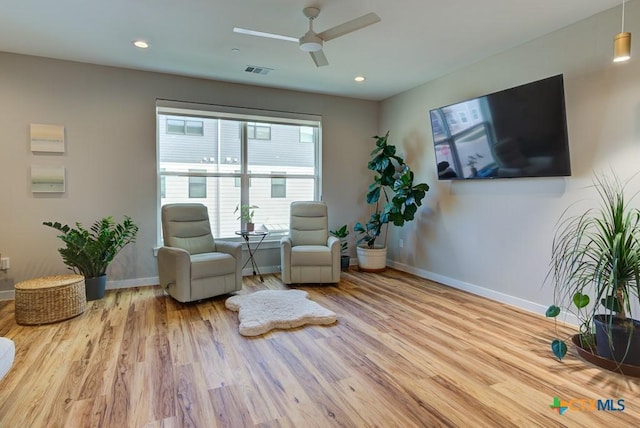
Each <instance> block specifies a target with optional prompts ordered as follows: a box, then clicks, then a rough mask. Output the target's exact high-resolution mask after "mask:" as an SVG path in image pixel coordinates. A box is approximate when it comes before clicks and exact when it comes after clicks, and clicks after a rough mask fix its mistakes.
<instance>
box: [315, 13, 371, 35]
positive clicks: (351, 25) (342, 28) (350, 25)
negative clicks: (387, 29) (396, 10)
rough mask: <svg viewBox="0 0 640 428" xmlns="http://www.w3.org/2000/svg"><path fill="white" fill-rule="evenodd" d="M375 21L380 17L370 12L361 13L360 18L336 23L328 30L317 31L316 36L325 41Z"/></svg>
mask: <svg viewBox="0 0 640 428" xmlns="http://www.w3.org/2000/svg"><path fill="white" fill-rule="evenodd" d="M376 22H380V17H379V16H378V15H376V14H375V13H373V12H371V13H367V14H366V15H362V16H361V17H360V18H356V19H352V20H351V21H347V22H345V23H344V24H340V25H336V26H335V27H333V28H329V29H328V30H325V31H323V32H322V33H319V34H318V36H319V37H320V38H321V39H322V40H324V41H325V42H327V41H329V40H331V39H335V38H336V37H340V36H344V35H345V34H348V33H351V32H353V31H356V30H359V29H361V28H364V27H367V26H369V25H372V24H375V23H376Z"/></svg>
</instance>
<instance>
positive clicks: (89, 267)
mask: <svg viewBox="0 0 640 428" xmlns="http://www.w3.org/2000/svg"><path fill="white" fill-rule="evenodd" d="M42 224H44V225H45V226H49V227H52V228H54V229H56V230H58V231H60V232H62V234H61V235H58V238H60V239H61V240H62V242H64V243H65V245H66V246H65V247H64V248H58V252H59V253H60V255H61V256H62V261H63V262H64V264H65V265H67V266H68V267H69V269H70V270H72V271H73V272H75V273H79V274H80V275H83V276H84V277H85V278H95V277H98V276H102V275H104V274H106V272H107V267H108V266H109V264H110V263H111V262H112V261H113V259H114V257H115V256H116V255H117V254H118V253H119V252H120V250H122V249H123V248H124V247H125V246H126V245H127V244H129V243H131V242H135V239H136V235H137V234H138V226H137V225H136V224H135V223H134V222H133V220H131V218H130V217H128V216H125V218H124V221H123V222H122V223H116V222H115V221H114V220H113V217H105V218H103V219H102V220H97V221H96V222H95V223H93V225H92V226H91V228H90V229H88V230H87V229H85V228H84V227H83V226H82V224H80V223H76V228H75V229H74V228H72V227H70V226H68V225H66V224H65V225H63V224H61V223H60V222H57V221H56V222H55V223H54V222H50V221H47V222H44V223H42Z"/></svg>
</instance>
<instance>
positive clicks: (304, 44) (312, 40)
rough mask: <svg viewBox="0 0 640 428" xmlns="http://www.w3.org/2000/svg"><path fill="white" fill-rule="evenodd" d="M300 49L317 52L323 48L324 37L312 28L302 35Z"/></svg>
mask: <svg viewBox="0 0 640 428" xmlns="http://www.w3.org/2000/svg"><path fill="white" fill-rule="evenodd" d="M300 49H302V50H303V51H305V52H316V51H319V50H320V49H322V39H321V38H320V37H318V35H317V34H316V33H314V32H313V31H312V30H310V31H308V32H307V34H305V35H304V36H302V37H300Z"/></svg>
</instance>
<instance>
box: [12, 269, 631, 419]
mask: <svg viewBox="0 0 640 428" xmlns="http://www.w3.org/2000/svg"><path fill="white" fill-rule="evenodd" d="M244 282H245V291H247V292H251V291H256V290H258V289H263V288H269V289H282V288H285V287H284V286H283V285H282V283H281V282H280V280H279V276H278V275H267V276H265V283H264V284H261V283H259V282H256V281H255V278H245V280H244ZM297 288H300V289H304V290H307V291H308V292H309V294H310V297H311V298H312V299H313V300H314V301H316V302H318V303H320V304H322V305H323V306H325V307H327V308H329V309H331V310H333V311H334V312H336V313H337V314H338V323H337V324H335V325H333V326H307V327H304V328H299V329H296V330H289V331H274V332H272V333H269V334H266V335H264V336H261V337H257V338H244V337H242V336H240V335H239V334H238V332H237V326H238V322H237V313H235V312H231V311H228V310H227V309H225V307H224V300H225V297H220V298H214V299H210V300H206V301H202V302H197V303H192V304H181V303H178V302H176V301H174V300H172V299H171V298H169V297H168V296H165V295H164V294H163V292H162V290H161V289H160V288H159V287H157V286H149V287H139V288H133V289H127V290H114V291H109V292H107V296H106V297H105V298H104V299H102V300H100V301H94V302H90V304H89V307H88V309H87V311H86V312H85V313H84V314H82V315H80V316H79V317H76V318H73V319H71V320H67V321H63V322H60V323H55V324H49V325H43V326H35V327H34V326H32V327H28V326H18V325H17V324H16V323H15V320H14V303H13V302H12V301H4V302H0V336H7V337H9V338H11V339H13V340H14V341H15V343H16V353H17V354H16V361H15V363H14V367H13V369H12V370H11V371H10V372H9V374H8V375H7V376H6V377H5V378H4V379H3V380H2V381H0V427H47V428H49V427H118V428H125V427H147V426H149V427H216V426H221V427H234V428H235V427H254V426H260V427H331V426H346V427H351V426H353V427H367V426H371V427H373V426H379V427H414V426H423V427H435V426H462V427H485V426H486V427H509V426H513V427H528V426H543V427H551V426H581V427H591V426H593V427H595V426H605V425H614V424H615V426H620V427H623V426H624V427H629V426H638V425H639V424H640V386H639V385H640V382H639V381H638V379H634V378H625V377H623V376H620V375H617V374H614V373H609V372H605V371H602V370H600V369H598V368H594V367H593V366H590V365H589V364H588V363H585V362H582V361H581V360H579V359H578V358H577V357H575V356H572V355H571V356H568V357H567V358H566V359H565V360H564V361H563V362H562V363H558V362H557V361H556V360H554V359H553V357H552V355H551V351H550V349H549V340H550V338H551V337H552V336H553V335H554V328H553V323H551V322H549V320H546V319H545V318H544V317H541V316H537V315H534V314H530V313H528V312H524V311H520V310H517V309H514V308H512V307H508V306H506V305H502V304H499V303H496V302H492V301H490V300H486V299H483V298H480V297H477V296H473V295H470V294H466V293H463V292H460V291H457V290H454V289H451V288H448V287H445V286H442V285H438V284H435V283H432V282H429V281H426V280H423V279H420V278H416V277H414V276H411V275H409V274H406V273H401V272H398V271H395V270H387V271H386V272H385V273H383V274H366V273H360V272H357V271H353V270H350V271H348V272H346V273H343V276H342V281H341V282H340V284H339V285H338V286H300V287H297ZM569 332H570V330H569V329H567V330H566V333H567V334H568V333H569ZM554 397H559V398H560V399H563V400H569V399H583V398H585V399H596V400H597V399H609V398H613V399H615V400H618V399H624V400H625V406H626V408H625V410H624V411H622V412H606V411H593V410H587V411H578V410H568V411H567V412H565V413H564V414H563V415H559V414H558V412H557V411H554V410H552V409H551V408H550V405H551V404H552V403H553V399H554Z"/></svg>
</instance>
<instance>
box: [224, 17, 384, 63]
mask: <svg viewBox="0 0 640 428" xmlns="http://www.w3.org/2000/svg"><path fill="white" fill-rule="evenodd" d="M302 13H303V14H304V16H306V17H307V18H308V19H309V31H307V32H306V34H304V35H303V36H302V37H299V38H298V37H290V36H283V35H280V34H273V33H264V32H262V31H254V30H248V29H246V28H240V27H234V28H233V32H234V33H241V34H248V35H251V36H258V37H267V38H271V39H278V40H286V41H289V42H297V43H299V45H300V49H301V50H303V51H305V52H309V54H310V55H311V58H312V59H313V62H315V64H316V66H317V67H322V66H325V65H329V62H328V61H327V57H326V56H325V55H324V52H322V44H323V42H328V41H329V40H333V39H335V38H336V37H340V36H344V35H345V34H349V33H352V32H354V31H356V30H360V29H362V28H364V27H367V26H369V25H372V24H375V23H377V22H380V17H379V16H378V15H376V14H375V13H373V12H371V13H367V14H366V15H362V16H361V17H359V18H355V19H352V20H351V21H347V22H345V23H342V24H340V25H336V26H335V27H332V28H329V29H328V30H325V31H323V32H322V33H316V32H315V31H313V20H314V19H316V18H317V17H318V15H319V14H320V9H318V8H317V7H305V8H304V9H303V10H302Z"/></svg>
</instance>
